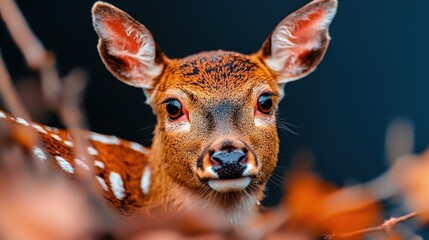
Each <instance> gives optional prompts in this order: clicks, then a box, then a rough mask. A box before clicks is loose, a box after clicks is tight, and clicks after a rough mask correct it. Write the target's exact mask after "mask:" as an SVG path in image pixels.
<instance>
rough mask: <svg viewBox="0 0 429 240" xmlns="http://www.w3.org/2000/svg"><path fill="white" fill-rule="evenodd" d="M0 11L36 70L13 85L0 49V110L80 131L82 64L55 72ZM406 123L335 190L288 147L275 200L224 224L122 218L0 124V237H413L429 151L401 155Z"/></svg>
mask: <svg viewBox="0 0 429 240" xmlns="http://www.w3.org/2000/svg"><path fill="white" fill-rule="evenodd" d="M0 14H1V17H2V19H3V21H4V22H5V23H6V26H7V27H8V29H9V31H10V33H11V36H12V38H13V39H14V41H15V42H16V44H17V45H18V47H19V48H20V49H21V51H22V53H23V55H24V57H25V60H26V61H27V64H28V67H29V68H31V69H33V70H35V71H37V72H38V73H39V79H38V80H37V81H27V82H25V83H21V85H20V86H19V87H18V88H16V87H14V86H13V84H12V81H11V78H10V76H9V74H8V72H7V69H6V66H5V64H4V61H7V59H6V60H4V59H3V58H2V57H1V56H0V57H1V58H0V93H1V97H2V100H3V102H4V103H5V105H6V107H7V109H6V110H7V111H9V112H11V113H12V114H13V115H14V116H18V117H22V118H24V119H27V120H31V119H32V117H37V118H38V119H40V118H41V117H40V116H43V115H47V114H52V113H54V114H56V115H57V116H58V118H59V119H61V120H62V123H63V124H64V126H66V127H67V128H84V129H85V128H86V124H85V123H86V120H85V114H84V113H83V112H84V111H82V110H81V106H80V105H81V99H82V97H81V96H82V93H83V92H84V89H85V86H86V83H87V74H86V72H85V71H83V70H80V69H76V70H73V71H71V72H70V73H69V74H68V75H67V76H64V77H61V76H60V75H59V74H58V72H57V70H56V61H55V57H54V55H53V54H51V53H49V52H48V51H47V50H46V49H45V48H44V46H43V44H41V42H40V41H39V40H38V39H37V38H36V37H35V36H34V34H33V33H32V32H31V30H30V29H29V27H28V25H27V23H26V22H25V20H24V18H23V16H22V14H21V13H20V11H19V9H18V8H17V6H16V5H15V3H14V1H12V0H2V1H0ZM17 89H18V90H17ZM19 96H22V97H21V98H20V97H19ZM23 103H24V104H23ZM413 131H414V130H413V126H412V124H411V123H410V122H408V121H406V120H401V119H399V120H395V121H393V122H392V123H391V124H390V125H389V127H388V129H387V137H386V153H387V156H388V158H389V160H390V164H391V167H390V169H389V170H388V171H386V172H385V173H383V174H382V175H380V176H379V177H378V178H376V179H374V180H372V181H369V182H366V183H361V184H355V185H352V186H348V187H345V188H338V187H336V186H335V185H334V184H332V183H329V182H325V181H324V180H323V179H321V178H320V177H318V176H317V175H316V174H315V173H312V171H311V163H312V161H313V156H312V154H311V152H307V151H303V152H298V153H296V154H295V155H294V156H293V162H294V163H295V165H294V166H293V167H292V169H291V174H290V175H289V176H288V178H287V180H286V184H285V186H284V188H285V192H286V194H285V196H284V198H283V201H282V203H281V204H280V205H279V206H277V207H274V208H270V209H263V208H262V207H261V211H260V214H259V215H258V216H256V217H255V218H254V219H249V220H248V222H247V223H243V226H242V227H240V228H237V229H228V228H225V225H224V224H223V223H218V222H216V221H215V220H211V219H216V217H215V216H205V215H204V213H196V214H195V215H193V216H181V215H179V216H159V217H157V218H153V217H151V218H146V217H138V218H132V219H128V218H127V219H124V218H123V217H120V216H119V215H117V213H115V212H112V211H111V210H110V209H109V208H108V207H107V206H106V204H105V203H104V202H103V200H102V198H101V194H100V193H99V192H98V190H95V187H94V186H93V185H94V180H93V179H92V178H90V177H89V176H92V174H90V173H88V172H87V171H78V172H79V178H78V179H77V181H70V180H69V179H67V178H66V177H64V176H63V175H61V174H60V173H58V172H57V171H56V170H54V169H52V168H51V167H50V166H49V165H48V164H46V163H44V162H41V161H40V160H38V159H37V158H36V157H35V156H34V152H33V151H31V149H32V146H34V145H36V144H37V143H38V141H39V140H38V139H37V137H36V135H35V134H34V133H32V132H28V131H25V130H23V129H21V128H19V127H18V128H16V127H15V128H11V127H9V126H8V125H6V124H1V125H0V238H1V239H320V238H325V239H361V238H363V237H367V236H370V237H372V238H374V239H422V237H420V236H419V235H418V233H419V231H420V230H421V229H424V226H425V224H428V223H429V174H428V173H429V151H427V152H425V153H422V154H420V155H413V154H412V153H411V149H412V145H413V138H414V134H413ZM75 138H76V139H79V136H75ZM17 142H19V143H20V144H19V145H18V144H16V143H17ZM78 143H79V144H78V145H79V147H78V148H77V149H84V148H85V141H84V140H83V139H81V141H78ZM277 177H278V176H277ZM274 178H276V176H274ZM391 217H394V218H391ZM395 217H396V218H395ZM384 219H389V220H384Z"/></svg>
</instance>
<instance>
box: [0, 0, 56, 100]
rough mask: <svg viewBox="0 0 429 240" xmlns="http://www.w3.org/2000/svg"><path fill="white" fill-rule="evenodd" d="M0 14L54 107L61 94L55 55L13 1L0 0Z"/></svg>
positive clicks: (46, 98) (46, 97)
mask: <svg viewBox="0 0 429 240" xmlns="http://www.w3.org/2000/svg"><path fill="white" fill-rule="evenodd" d="M0 15H1V16H2V18H3V21H4V22H5V24H6V27H7V28H8V30H9V32H10V34H11V36H12V38H13V40H14V41H15V43H16V44H17V46H18V48H19V49H20V50H21V52H22V54H23V55H24V58H25V60H26V62H27V64H28V66H29V67H30V68H31V69H35V70H37V71H38V72H39V74H40V77H41V79H42V89H43V92H44V96H45V100H46V101H47V103H48V105H49V107H51V108H55V107H56V106H57V103H58V100H59V99H60V95H61V81H60V78H59V74H58V71H57V70H56V68H55V65H56V60H55V57H54V56H53V54H51V53H49V52H48V51H47V50H46V49H45V48H44V46H43V44H42V43H41V42H40V40H39V39H38V38H37V37H36V36H35V34H34V33H33V32H32V31H31V29H30V27H29V25H28V24H27V22H26V20H25V18H24V16H23V15H22V13H21V11H20V10H19V8H18V6H17V5H16V3H15V1H13V0H1V1H0Z"/></svg>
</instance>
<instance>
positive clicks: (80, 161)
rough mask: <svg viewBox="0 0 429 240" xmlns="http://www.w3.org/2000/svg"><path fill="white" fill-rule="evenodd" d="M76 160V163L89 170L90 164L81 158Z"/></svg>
mask: <svg viewBox="0 0 429 240" xmlns="http://www.w3.org/2000/svg"><path fill="white" fill-rule="evenodd" d="M74 162H75V163H76V165H78V166H80V167H81V168H83V169H85V170H89V167H88V165H86V164H85V163H84V162H83V161H82V160H80V159H79V158H76V159H75V160H74Z"/></svg>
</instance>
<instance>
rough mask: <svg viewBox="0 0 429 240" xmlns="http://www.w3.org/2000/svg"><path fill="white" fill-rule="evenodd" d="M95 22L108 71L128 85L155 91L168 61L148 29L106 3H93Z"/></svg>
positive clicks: (93, 18) (99, 44)
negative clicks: (155, 86)
mask: <svg viewBox="0 0 429 240" xmlns="http://www.w3.org/2000/svg"><path fill="white" fill-rule="evenodd" d="M92 21H93V25H94V28H95V31H96V32H97V34H98V36H99V38H100V39H99V42H98V51H99V53H100V56H101V58H102V60H103V62H104V64H105V65H106V67H107V68H108V69H109V71H110V72H111V73H112V74H113V75H114V76H115V77H117V78H118V79H119V80H121V81H123V82H124V83H126V84H128V85H131V86H134V87H141V88H145V89H150V88H153V86H154V81H153V80H154V79H155V78H156V77H157V76H159V75H161V73H162V70H163V68H164V65H165V63H164V61H165V60H164V56H163V54H162V53H161V51H160V50H159V49H158V47H157V45H156V43H155V41H154V40H153V37H152V34H151V33H150V32H149V30H147V28H146V27H145V26H144V25H143V24H141V23H139V22H138V21H136V20H135V19H133V18H132V17H130V16H129V15H128V14H127V13H125V12H123V11H122V10H120V9H118V8H116V7H114V6H113V5H110V4H108V3H104V2H97V3H95V4H94V6H93V8H92Z"/></svg>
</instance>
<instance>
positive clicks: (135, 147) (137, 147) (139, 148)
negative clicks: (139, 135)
mask: <svg viewBox="0 0 429 240" xmlns="http://www.w3.org/2000/svg"><path fill="white" fill-rule="evenodd" d="M130 147H131V148H132V149H133V150H134V151H137V152H141V153H147V150H146V149H145V148H144V147H143V146H142V145H140V144H138V143H136V142H130Z"/></svg>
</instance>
